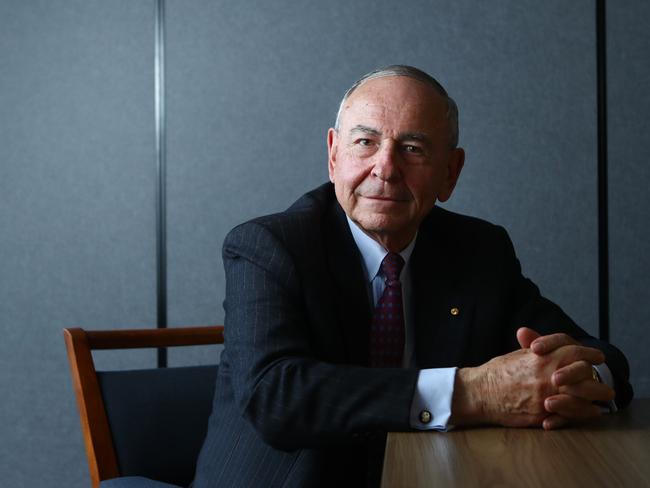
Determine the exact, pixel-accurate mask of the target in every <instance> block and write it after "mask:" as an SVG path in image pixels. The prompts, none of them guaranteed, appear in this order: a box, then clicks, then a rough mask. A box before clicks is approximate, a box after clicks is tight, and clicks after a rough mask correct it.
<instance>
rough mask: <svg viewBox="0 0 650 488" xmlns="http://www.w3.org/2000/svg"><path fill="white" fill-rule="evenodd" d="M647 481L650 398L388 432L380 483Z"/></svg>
mask: <svg viewBox="0 0 650 488" xmlns="http://www.w3.org/2000/svg"><path fill="white" fill-rule="evenodd" d="M448 486H453V487H462V488H465V487H473V486H480V487H491V486H524V487H543V488H549V487H561V488H566V487H574V486H579V487H600V486H602V487H633V488H636V487H650V399H638V400H634V401H633V402H632V404H631V405H630V406H629V407H628V408H627V409H625V410H622V411H620V412H618V413H617V414H614V415H606V416H604V418H602V419H600V420H598V421H597V422H592V423H590V424H588V425H583V426H581V427H572V428H567V429H562V430H557V431H549V432H545V431H544V430H542V429H532V428H531V429H511V428H502V427H496V428H492V427H489V428H487V427H486V428H476V429H458V430H454V431H451V432H446V433H440V432H426V433H390V434H389V435H388V442H387V444H386V454H385V461H384V472H383V476H382V488H392V487H399V488H407V487H448Z"/></svg>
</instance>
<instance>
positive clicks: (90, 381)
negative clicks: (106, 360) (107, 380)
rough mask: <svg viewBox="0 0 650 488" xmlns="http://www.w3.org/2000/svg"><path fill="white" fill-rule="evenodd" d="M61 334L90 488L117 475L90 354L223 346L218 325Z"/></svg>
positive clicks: (106, 420) (102, 403) (81, 331)
mask: <svg viewBox="0 0 650 488" xmlns="http://www.w3.org/2000/svg"><path fill="white" fill-rule="evenodd" d="M63 334H64V337H65V345H66V349H67V351H68V361H69V362H70V369H71V372H72V382H73V386H74V390H75V395H76V397H77V406H78V407H79V417H80V420H81V429H82V431H83V438H84V444H85V446H86V455H87V457H88V466H89V468H90V478H91V481H92V486H93V488H97V487H98V486H99V483H100V481H103V480H107V479H111V478H117V477H118V476H120V472H119V468H118V464H117V455H116V453H115V448H114V446H113V437H112V435H111V429H110V426H109V423H108V417H107V415H106V410H105V408H104V399H103V398H102V394H101V390H100V388H99V381H98V380H97V373H96V371H95V363H94V362H93V357H92V351H93V350H96V349H134V348H156V347H177V346H197V345H209V344H223V326H222V325H213V326H204V327H183V328H170V329H122V330H92V331H91V330H84V329H81V328H70V329H63Z"/></svg>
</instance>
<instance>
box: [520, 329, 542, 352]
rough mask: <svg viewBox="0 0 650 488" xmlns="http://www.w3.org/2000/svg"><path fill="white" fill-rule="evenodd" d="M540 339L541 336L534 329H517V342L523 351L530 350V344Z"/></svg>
mask: <svg viewBox="0 0 650 488" xmlns="http://www.w3.org/2000/svg"><path fill="white" fill-rule="evenodd" d="M538 337H541V336H540V335H539V334H538V333H537V332H535V331H534V330H533V329H529V328H528V327H519V329H517V342H519V346H520V347H521V348H522V349H528V348H529V347H530V343H531V342H533V341H534V340H535V339H537V338H538Z"/></svg>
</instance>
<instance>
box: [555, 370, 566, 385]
mask: <svg viewBox="0 0 650 488" xmlns="http://www.w3.org/2000/svg"><path fill="white" fill-rule="evenodd" d="M563 378H564V375H563V374H562V373H555V374H553V383H555V384H556V385H559V384H561V383H562V379H563Z"/></svg>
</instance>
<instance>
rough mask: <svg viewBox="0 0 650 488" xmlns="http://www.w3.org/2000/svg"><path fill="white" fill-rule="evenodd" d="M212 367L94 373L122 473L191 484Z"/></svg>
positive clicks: (209, 405)
mask: <svg viewBox="0 0 650 488" xmlns="http://www.w3.org/2000/svg"><path fill="white" fill-rule="evenodd" d="M217 368H218V366H216V365H211V366H193V367H183V368H159V369H147V370H137V371H109V372H98V373H97V377H98V379H99V384H100V388H101V390H102V395H103V397H104V405H105V407H106V413H107V415H108V421H109V424H110V426H111V433H112V435H113V444H114V446H115V450H116V451H117V452H116V454H117V461H118V465H119V469H120V474H121V475H122V476H144V477H146V478H151V479H153V480H160V481H164V482H166V483H173V484H175V485H180V486H188V485H189V484H190V482H191V481H192V479H193V477H194V470H195V467H196V460H197V457H198V455H199V451H200V449H201V445H202V444H203V439H204V437H205V433H206V429H207V425H208V417H209V416H210V412H211V410H212V397H213V395H214V385H215V381H216V376H217ZM102 486H104V485H102ZM118 486H121V485H118ZM125 486H130V485H125ZM134 486H135V485H134ZM145 486H148V485H145Z"/></svg>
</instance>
